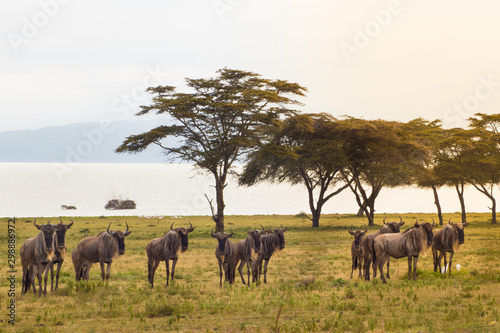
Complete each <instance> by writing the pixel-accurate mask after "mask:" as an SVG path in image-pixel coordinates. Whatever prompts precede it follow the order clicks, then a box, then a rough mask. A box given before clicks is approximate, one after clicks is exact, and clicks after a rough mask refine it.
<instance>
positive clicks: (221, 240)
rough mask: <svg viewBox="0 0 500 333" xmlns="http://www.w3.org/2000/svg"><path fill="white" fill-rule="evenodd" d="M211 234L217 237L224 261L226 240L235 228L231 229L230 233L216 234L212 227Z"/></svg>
mask: <svg viewBox="0 0 500 333" xmlns="http://www.w3.org/2000/svg"><path fill="white" fill-rule="evenodd" d="M230 229H231V228H230ZM210 235H211V236H212V237H213V238H215V239H217V242H218V245H217V248H218V249H219V252H220V255H221V259H222V261H224V252H225V251H226V240H227V239H229V238H230V237H231V236H232V235H233V229H231V233H230V234H228V233H227V232H216V233H215V234H214V229H213V228H212V231H210Z"/></svg>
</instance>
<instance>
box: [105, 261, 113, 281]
mask: <svg viewBox="0 0 500 333" xmlns="http://www.w3.org/2000/svg"><path fill="white" fill-rule="evenodd" d="M111 263H112V262H111V261H110V262H108V264H107V267H106V268H107V269H106V280H109V273H111Z"/></svg>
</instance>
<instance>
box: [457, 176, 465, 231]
mask: <svg viewBox="0 0 500 333" xmlns="http://www.w3.org/2000/svg"><path fill="white" fill-rule="evenodd" d="M455 189H456V190H457V194H458V199H459V200H460V209H461V210H462V223H465V222H467V213H466V211H465V199H464V184H463V183H461V184H457V185H455Z"/></svg>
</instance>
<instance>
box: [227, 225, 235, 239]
mask: <svg viewBox="0 0 500 333" xmlns="http://www.w3.org/2000/svg"><path fill="white" fill-rule="evenodd" d="M229 229H231V234H230V235H229V236H228V237H227V238H229V237H231V236H232V235H233V233H234V232H233V228H231V227H229Z"/></svg>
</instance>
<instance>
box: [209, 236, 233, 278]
mask: <svg viewBox="0 0 500 333" xmlns="http://www.w3.org/2000/svg"><path fill="white" fill-rule="evenodd" d="M213 231H214V229H213V228H212V231H211V232H210V235H211V236H212V237H213V238H215V239H217V248H216V249H215V257H216V258H217V263H218V264H219V278H220V281H219V286H222V271H224V279H225V280H226V281H228V282H229V283H230V284H232V283H234V279H233V280H231V277H230V272H229V265H228V264H227V263H228V262H230V261H233V259H232V257H233V256H236V254H237V252H238V251H237V249H236V243H234V242H231V241H230V240H229V238H231V236H233V229H231V233H230V234H229V233H227V232H217V233H215V234H214V232H213ZM233 277H234V274H233Z"/></svg>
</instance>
